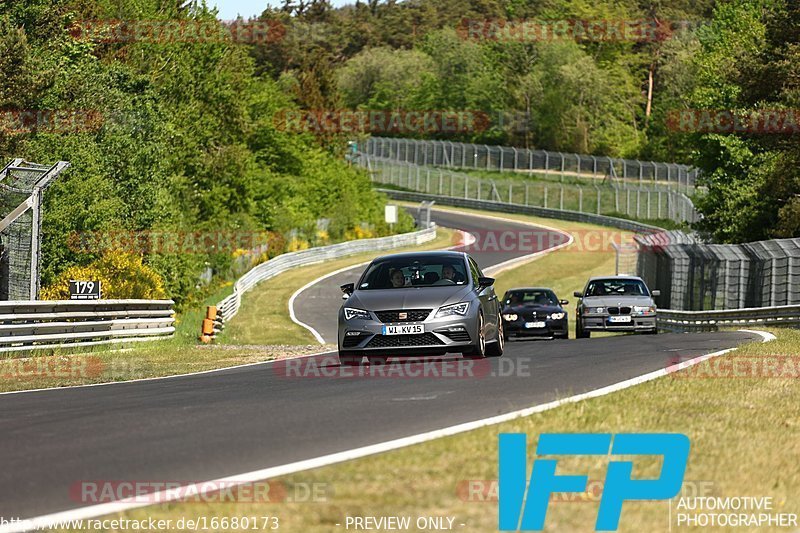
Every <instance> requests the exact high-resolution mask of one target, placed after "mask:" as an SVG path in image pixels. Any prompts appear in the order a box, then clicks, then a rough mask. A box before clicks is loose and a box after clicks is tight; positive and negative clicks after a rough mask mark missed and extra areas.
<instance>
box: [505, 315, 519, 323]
mask: <svg viewBox="0 0 800 533" xmlns="http://www.w3.org/2000/svg"><path fill="white" fill-rule="evenodd" d="M503 318H504V319H506V320H507V321H509V322H514V321H515V320H516V319H518V318H519V317H518V316H517V315H515V314H514V313H506V314H504V315H503Z"/></svg>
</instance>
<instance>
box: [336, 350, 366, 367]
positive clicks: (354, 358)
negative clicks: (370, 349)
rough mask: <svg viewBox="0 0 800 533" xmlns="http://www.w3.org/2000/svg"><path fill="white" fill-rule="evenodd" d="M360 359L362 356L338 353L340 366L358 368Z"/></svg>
mask: <svg viewBox="0 0 800 533" xmlns="http://www.w3.org/2000/svg"><path fill="white" fill-rule="evenodd" d="M361 359H362V356H360V355H349V354H342V353H339V365H340V366H358V365H360V364H361Z"/></svg>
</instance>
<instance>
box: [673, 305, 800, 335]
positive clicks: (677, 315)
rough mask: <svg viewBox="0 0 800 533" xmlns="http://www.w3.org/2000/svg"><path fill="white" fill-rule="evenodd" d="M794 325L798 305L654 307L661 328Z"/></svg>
mask: <svg viewBox="0 0 800 533" xmlns="http://www.w3.org/2000/svg"><path fill="white" fill-rule="evenodd" d="M798 325H800V305H779V306H775V307H750V308H745V309H724V310H718V311H677V310H674V309H659V310H658V329H659V330H663V331H680V332H693V331H717V330H718V329H720V328H725V327H742V326H744V327H758V326H778V327H787V326H788V327H797V326H798Z"/></svg>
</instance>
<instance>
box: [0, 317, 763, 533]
mask: <svg viewBox="0 0 800 533" xmlns="http://www.w3.org/2000/svg"><path fill="white" fill-rule="evenodd" d="M738 331H742V332H746V333H752V334H756V335H759V336H761V338H762V342H771V341H773V340H775V338H776V337H775V335H773V334H772V333H769V332H766V331H760V330H747V329H741V330H738ZM736 348H737V347H734V348H726V349H724V350H719V351H716V352H712V353H708V354H705V355H700V356H698V357H695V358H692V359H689V360H686V361H683V362H680V363H678V364H675V365H671V366H669V367H666V368H662V369H660V370H656V371H653V372H649V373H647V374H643V375H641V376H638V377H635V378H630V379H626V380H623V381H620V382H618V383H614V384H611V385H606V386H605V387H601V388H599V389H595V390H592V391H588V392H584V393H581V394H577V395H574V396H570V397H568V398H562V399H560V400H554V401H552V402H547V403H543V404H540V405H536V406H533V407H528V408H526V409H520V410H518V411H512V412H510V413H505V414H502V415H497V416H493V417H490V418H484V419H481V420H475V421H473V422H466V423H463V424H458V425H455V426H450V427H447V428H443V429H437V430H434V431H429V432H426V433H420V434H417V435H411V436H408V437H403V438H400V439H395V440H390V441H386V442H381V443H378V444H372V445H369V446H363V447H361V448H355V449H352V450H345V451H343V452H338V453H332V454H329V455H323V456H321V457H315V458H313V459H306V460H304V461H298V462H295V463H289V464H286V465H280V466H273V467H270V468H264V469H261V470H254V471H252V472H245V473H242V474H237V475H234V476H229V477H225V478H219V479H216V480H212V481H206V482H202V483H195V484H194V485H187V486H184V487H181V488H179V489H171V490H169V491H161V492H157V493H153V494H151V495H149V496H150V497H151V498H153V499H155V500H157V502H158V503H159V504H163V503H167V502H170V501H174V500H176V499H177V498H175V493H177V494H186V493H187V492H188V491H189V490H190V489H195V490H194V492H197V493H198V494H200V495H205V494H210V493H214V492H217V491H216V490H205V491H203V490H202V489H199V490H197V486H198V485H200V486H201V487H202V486H203V485H210V486H211V487H214V486H217V487H219V486H221V485H222V483H225V484H226V485H225V486H230V485H237V484H239V485H240V484H244V483H252V482H255V481H261V480H265V479H270V478H274V477H278V476H285V475H288V474H294V473H297V472H302V471H304V470H310V469H312V468H320V467H323V466H329V465H333V464H336V463H342V462H344V461H349V460H352V459H360V458H362V457H366V456H369V455H375V454H378V453H383V452H387V451H391V450H397V449H400V448H405V447H407V446H411V445H414V444H421V443H423V442H427V441H431V440H435V439H439V438H442V437H449V436H452V435H456V434H459V433H464V432H466V431H472V430H474V429H480V428H483V427H486V426H490V425H494V424H499V423H502V422H508V421H511V420H516V419H518V418H522V417H526V416H530V415H534V414H537V413H542V412H544V411H549V410H551V409H555V408H556V407H560V406H562V405H566V404H570V403H576V402H580V401H583V400H588V399H592V398H597V397H600V396H605V395H607V394H610V393H612V392H618V391H621V390H624V389H627V388H630V387H633V386H635V385H640V384H642V383H646V382H648V381H652V380H654V379H657V378H660V377H663V376H666V375H668V374H670V373H672V372H675V371H677V370H682V369H684V368H688V367H690V366H694V365H696V364H698V363H702V362H703V361H707V360H708V359H712V358H714V357H718V356H720V355H724V354H726V353H729V352H732V351H733V350H736ZM188 493H190V494H193V492H188ZM170 495H171V496H172V498H171V499H170ZM131 500H134V501H131ZM150 505H155V504H154V503H150V502H137V501H135V498H133V499H128V500H119V501H116V502H109V503H102V504H98V505H90V506H87V507H80V508H78V509H73V510H69V511H61V512H58V513H52V514H49V515H42V516H37V517H34V518H29V519H26V520H22V521H21V522H18V523H14V524H6V525H2V526H0V533H17V532H21V531H30V530H31V529H41V528H46V527H50V526H51V525H52V524H54V523H57V522H68V521H69V520H86V519H90V518H95V517H98V516H103V515H107V514H113V513H120V512H124V511H129V510H133V509H139V508H142V507H148V506H150ZM56 525H57V524H56Z"/></svg>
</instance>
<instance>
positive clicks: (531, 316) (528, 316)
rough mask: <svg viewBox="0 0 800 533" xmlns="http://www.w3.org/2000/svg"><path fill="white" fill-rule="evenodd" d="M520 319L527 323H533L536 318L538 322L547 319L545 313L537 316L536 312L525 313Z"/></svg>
mask: <svg viewBox="0 0 800 533" xmlns="http://www.w3.org/2000/svg"><path fill="white" fill-rule="evenodd" d="M521 316H522V318H523V319H524V320H527V321H534V320H536V319H537V316H538V318H539V319H540V320H544V319H545V318H546V317H547V313H539V314H538V315H537V313H536V311H527V312H525V313H522V314H521Z"/></svg>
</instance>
